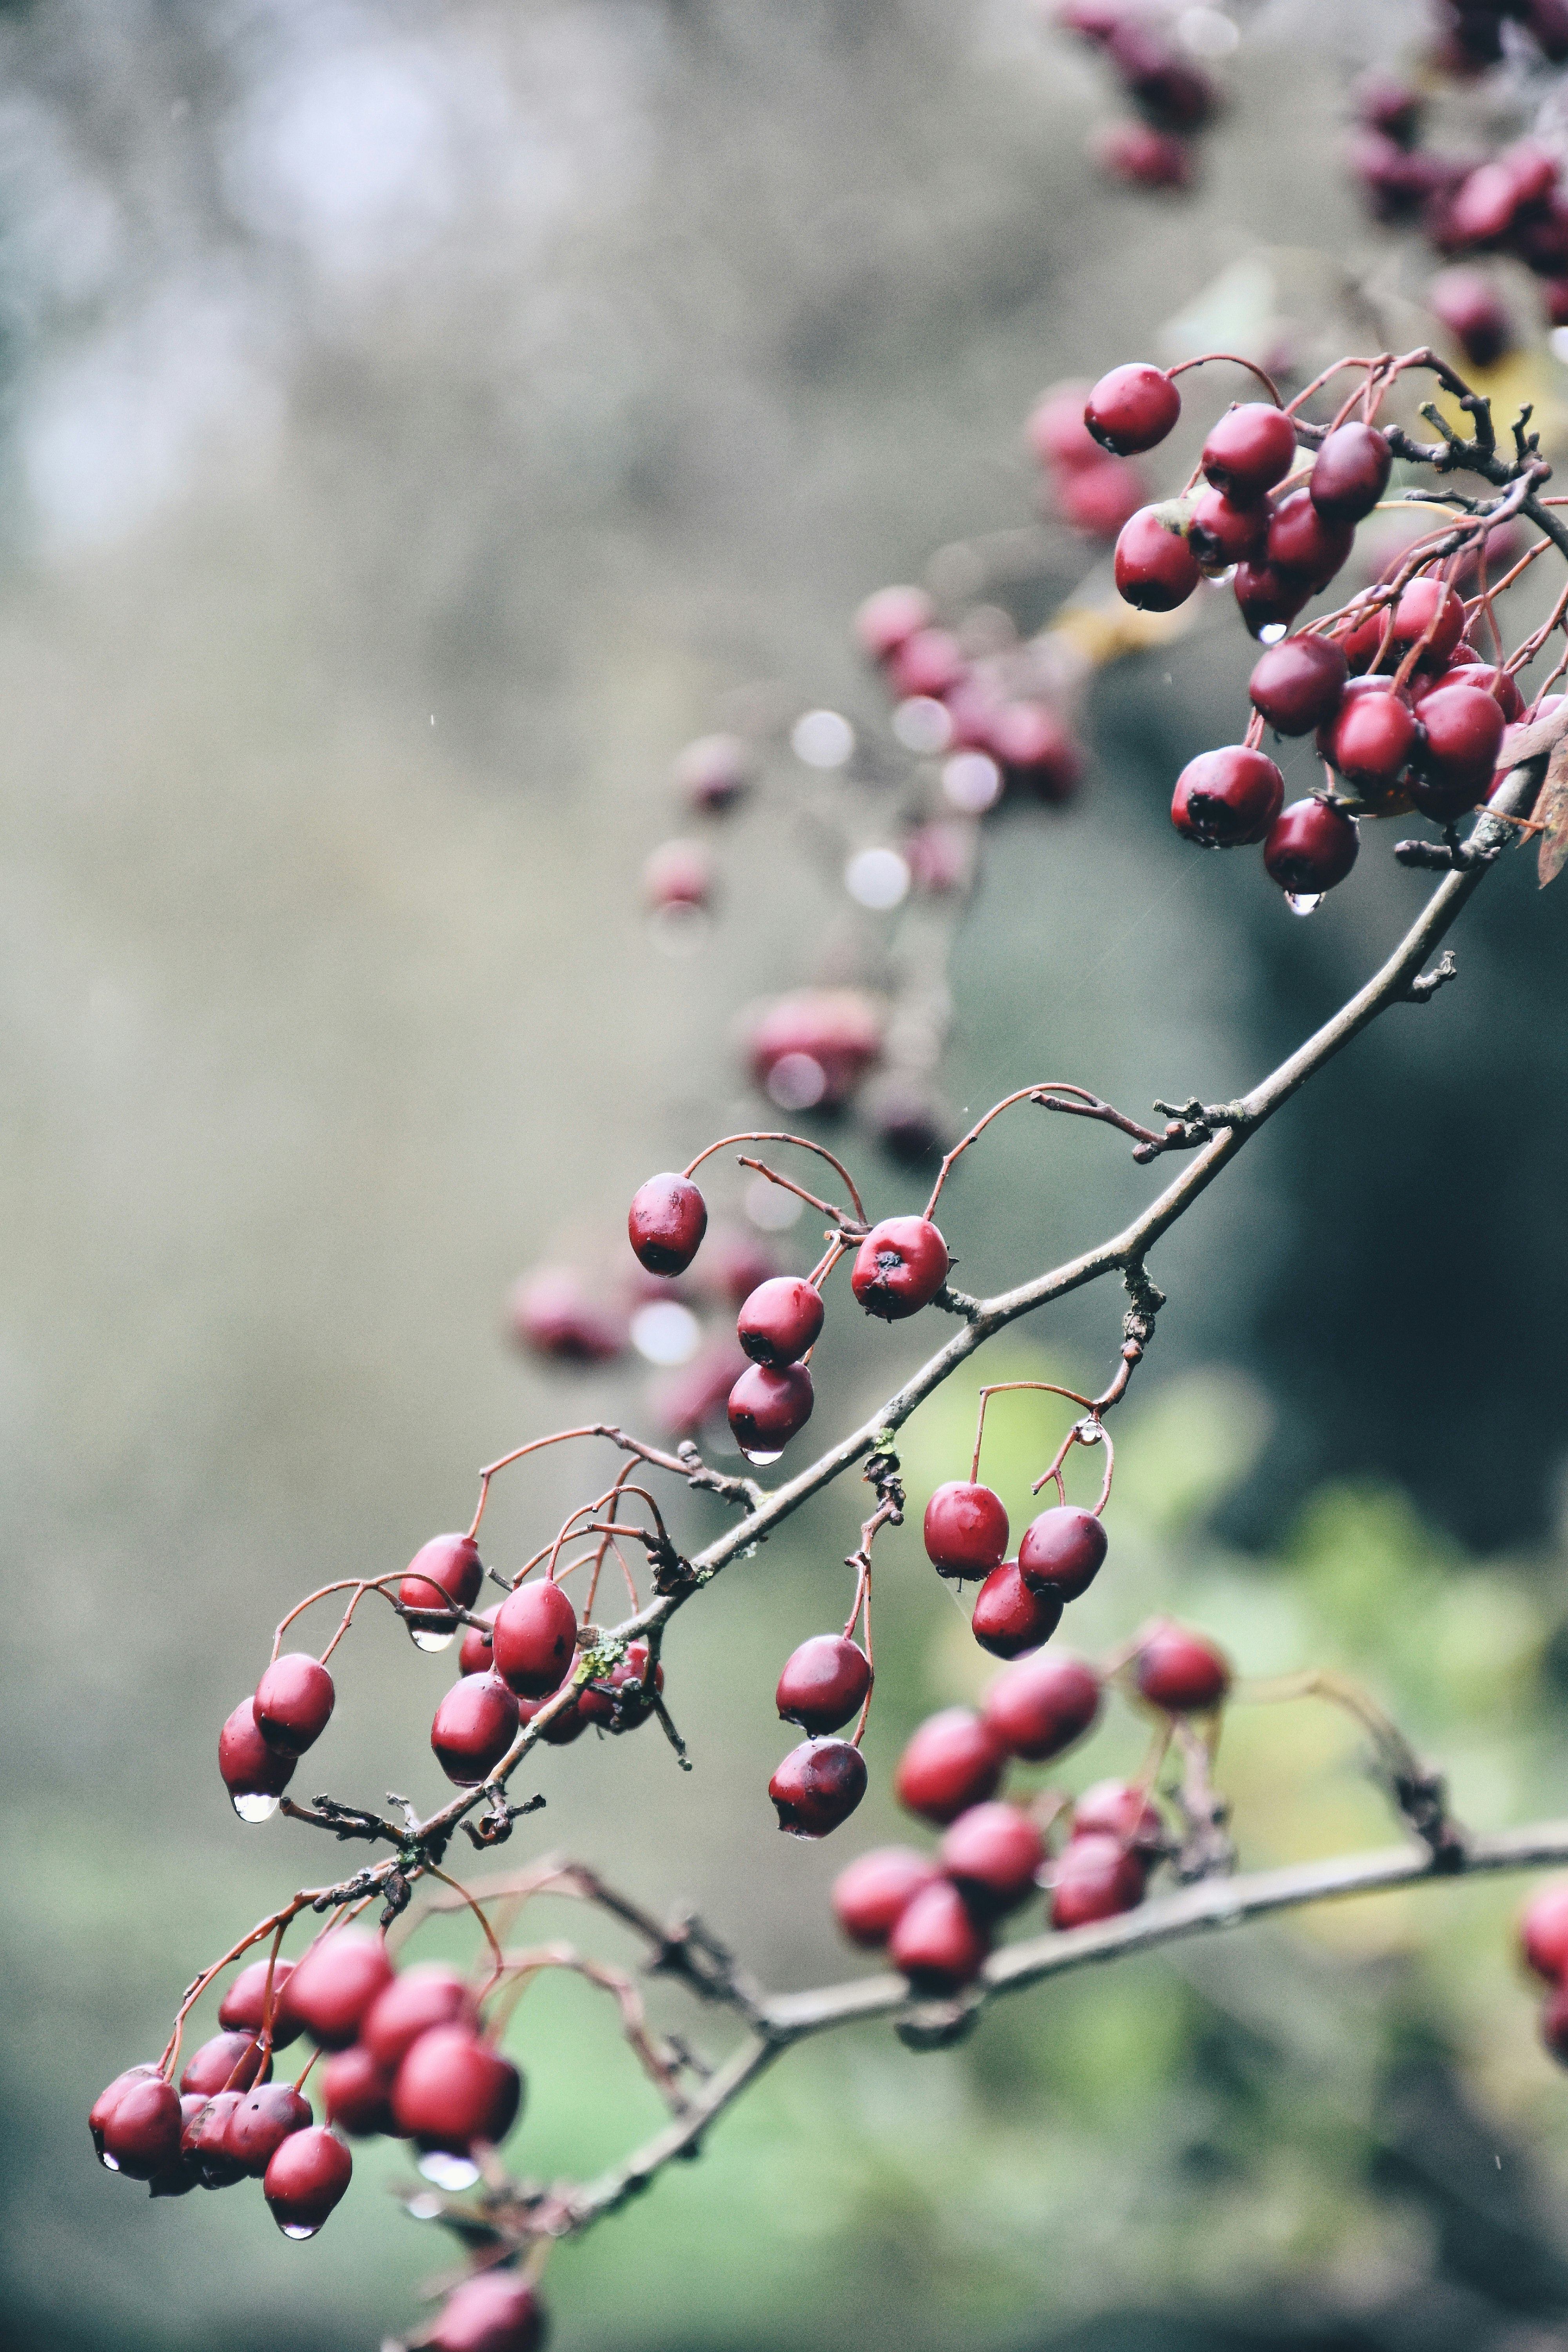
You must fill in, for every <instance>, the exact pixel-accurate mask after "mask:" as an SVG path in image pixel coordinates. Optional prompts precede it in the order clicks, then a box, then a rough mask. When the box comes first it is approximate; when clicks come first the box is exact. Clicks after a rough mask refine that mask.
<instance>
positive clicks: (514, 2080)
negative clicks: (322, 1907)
mask: <svg viewBox="0 0 1568 2352" xmlns="http://www.w3.org/2000/svg"><path fill="white" fill-rule="evenodd" d="M218 2023H219V2025H220V2027H221V2028H222V2029H223V2030H222V2031H221V2032H218V2033H217V2034H216V2035H215V2036H214V2037H213V2038H212V2040H211V2041H209V2042H204V2043H203V2044H202V2046H201V2048H200V2049H199V2050H197V2051H196V2053H195V2055H194V2056H193V2057H192V2058H191V2060H190V2062H189V2063H188V2064H187V2065H186V2067H185V2069H184V2073H183V2074H182V2075H181V2077H180V2084H179V2089H178V2090H177V2091H176V2090H175V2088H174V2083H173V2081H172V2079H171V2078H170V2076H169V2075H168V2074H166V2073H165V2072H164V2069H163V2066H161V2065H153V2064H148V2065H142V2066H133V2067H131V2068H130V2069H129V2070H128V2071H127V2072H126V2073H125V2074H120V2075H117V2076H116V2077H115V2079H114V2081H113V2082H112V2083H110V2084H109V2086H108V2088H107V2089H106V2090H105V2091H103V2092H102V2093H101V2094H100V2096H99V2098H98V2099H97V2101H96V2102H95V2103H94V2105H93V2107H92V2111H91V2113H90V2115H89V2118H88V2121H89V2128H90V2130H91V2133H92V2140H93V2146H94V2148H95V2149H96V2150H97V2153H98V2157H99V2159H100V2163H102V2164H103V2165H104V2166H105V2167H106V2168H108V2169H109V2170H110V2171H112V2172H120V2173H122V2174H124V2175H125V2177H126V2178H127V2179H132V2180H145V2181H146V2182H148V2184H149V2186H150V2188H151V2191H152V2194H153V2196H154V2197H180V2196H184V2194H185V2193H186V2192H187V2191H188V2190H190V2189H195V2188H197V2187H200V2188H204V2189H224V2188H228V2187H230V2186H232V2185H233V2184H234V2183H236V2182H237V2181H240V2180H244V2179H259V2180H260V2181H261V2184H262V2192H263V2194H264V2196H265V2197H266V2199H267V2202H268V2206H269V2207H270V2209H271V2211H272V2215H273V2218H274V2220H275V2221H277V2223H278V2226H279V2229H280V2230H281V2231H283V2233H284V2235H285V2237H289V2238H313V2237H314V2236H315V2235H316V2232H317V2231H319V2230H320V2229H321V2227H322V2225H323V2223H324V2222H325V2221H326V2220H327V2218H328V2216H329V2215H330V2214H331V2211H332V2210H333V2209H334V2207H335V2206H336V2205H337V2204H338V2203H339V2201H340V2200H341V2199H342V2196H343V2193H344V2191H345V2190H346V2189H347V2188H348V2185H349V2181H350V2179H351V2177H352V2175H353V2158H352V2157H351V2156H350V2153H349V2150H348V2148H347V2147H345V2145H344V2143H343V2140H342V2137H340V2135H341V2134H342V2133H347V2134H348V2135H349V2136H350V2137H353V2138H356V2139H363V2138H368V2137H372V2136H374V2135H377V2134H382V2133H385V2134H388V2135H390V2136H392V2137H397V2138H401V2139H406V2140H409V2141H411V2142H412V2144H413V2145H414V2147H416V2149H417V2150H418V2151H419V2164H420V2168H421V2170H422V2171H425V2172H426V2174H427V2175H428V2176H429V2177H430V2178H431V2179H435V2180H437V2181H438V2182H439V2183H440V2184H441V2185H442V2186H443V2187H444V2188H448V2189H449V2188H456V2187H461V2186H463V2185H465V2184H466V2183H468V2182H469V2181H472V2180H474V2179H478V2177H479V2163H478V2161H477V2159H478V2158H479V2156H480V2155H481V2154H482V2153H483V2152H484V2151H485V2150H486V2149H488V2148H490V2147H497V2146H499V2145H500V2142H501V2141H502V2140H503V2139H504V2138H505V2137H506V2135H507V2133H508V2132H509V2131H510V2129H511V2126H512V2125H513V2124H514V2122H515V2121H516V2119H517V2116H518V2112H519V2109H520V2107H521V2102H522V2077H521V2074H519V2072H518V2070H517V2068H516V2067H515V2066H514V2065H513V2064H512V2063H511V2061H510V2059H509V2058H507V2057H505V2056H504V2055H503V2054H502V2053H500V2051H499V2050H497V2049H496V2048H495V2047H494V2045H493V2043H492V2042H490V2041H489V2039H488V2038H487V2037H486V2034H485V2032H484V2030H483V2026H482V2022H481V2019H480V2014H479V2000H478V1999H477V1997H476V1995H475V1992H474V1990H473V1988H472V1987H471V1986H470V1985H469V1984H468V1982H467V1981H466V1980H465V1979H463V1978H462V1977H460V1976H459V1975H458V1973H457V1971H456V1970H455V1969H450V1968H447V1967H446V1966H445V1965H444V1964H442V1963H440V1962H432V1963H428V1964H426V1965H425V1966H423V1967H417V1968H412V1969H405V1970H404V1971H403V1972H402V1973H401V1974H398V1973H396V1972H395V1970H394V1969H393V1965H392V1962H391V1959H390V1958H389V1957H388V1955H387V1951H386V1947H385V1944H384V1941H383V1939H382V1938H381V1937H379V1936H373V1935H367V1934H365V1933H364V1932H363V1931H362V1930H359V1929H356V1928H353V1927H333V1928H331V1929H329V1930H327V1931H326V1932H325V1933H324V1934H323V1935H321V1937H319V1938H318V1939H317V1941H316V1942H315V1943H314V1944H312V1945H311V1946H310V1949H309V1950H308V1951H307V1952H306V1953H305V1955H304V1957H303V1958H301V1959H300V1961H298V1962H297V1963H295V1962H291V1961H289V1960H285V1959H281V1958H276V1959H260V1960H254V1961H252V1962H251V1963H250V1964H249V1966H248V1967H246V1968H244V1969H241V1970H240V1972H239V1974H238V1975H237V1977H236V1978H235V1979H234V1980H233V1982H232V1983H231V1984H230V1985H229V1987H228V1989H227V1990H226V1993H225V1994H224V1997H223V2000H222V2003H221V2005H220V2007H219V2010H218ZM301 2033H303V2034H305V2035H307V2036H308V2037H309V2039H310V2041H311V2042H314V2044H315V2046H316V2053H317V2055H318V2056H320V2055H321V2054H323V2053H325V2056H326V2063H325V2065H324V2066H323V2068H322V2074H321V2097H322V2100H323V2103H324V2105H325V2108H326V2113H327V2116H328V2120H329V2124H330V2126H332V2127H331V2128H328V2127H327V2126H318V2125H317V2124H315V2123H314V2122H313V2120H312V2110H311V2106H310V2101H309V2100H308V2099H307V2098H306V2097H305V2095H304V2092H303V2089H302V2084H303V2083H304V2080H305V2076H306V2075H308V2074H309V2073H310V2066H307V2068H306V2069H305V2074H302V2075H301V2076H300V2082H299V2083H296V2084H288V2083H274V2082H273V2081H272V2080H271V2079H270V2077H271V2073H272V2057H271V2053H272V2052H273V2051H275V2050H282V2049H286V2048H287V2047H288V2045H289V2043H290V2042H294V2041H297V2040H298V2038H299V2037H300V2034H301ZM315 2063H316V2061H315V2059H314V2058H312V2060H311V2062H310V2064H311V2065H312V2066H313V2065H314V2064H315ZM481 2319H482V2320H483V2322H484V2324H485V2326H488V2327H489V2329H490V2330H491V2331H492V2332H491V2333H489V2334H484V2333H477V2332H476V2329H477V2328H478V2326H479V2322H480V2320H481ZM542 2336H543V2318H542V2312H541V2309H540V2306H539V2303H538V2299H537V2297H536V2296H535V2294H534V2293H533V2291H532V2289H531V2287H529V2286H526V2285H525V2284H523V2282H521V2280H519V2279H517V2278H515V2277H514V2276H512V2275H510V2273H497V2272H490V2273H485V2274H484V2276H483V2279H482V2281H481V2280H480V2279H473V2280H469V2281H467V2282H465V2284H463V2285H462V2286H460V2287H459V2288H458V2290H457V2291H456V2293H455V2294H453V2295H452V2296H451V2297H450V2298H449V2300H448V2301H447V2305H446V2306H445V2308H444V2310H443V2311H442V2312H441V2314H440V2315H439V2316H438V2318H437V2321H436V2323H435V2326H434V2331H433V2332H432V2333H430V2334H428V2335H426V2336H424V2337H423V2338H422V2339H421V2340H422V2341H423V2342H424V2343H426V2344H427V2345H430V2346H432V2347H437V2352H536V2347H538V2346H539V2345H540V2344H541V2343H542Z"/></svg>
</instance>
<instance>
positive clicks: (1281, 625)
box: [1258, 621, 1289, 646]
mask: <svg viewBox="0 0 1568 2352" xmlns="http://www.w3.org/2000/svg"><path fill="white" fill-rule="evenodd" d="M1288 629H1289V622H1288V621H1268V622H1267V623H1266V624H1265V625H1264V626H1263V627H1262V628H1261V629H1259V630H1258V644H1259V645H1260V646H1277V645H1278V644H1279V640H1280V638H1281V637H1282V636H1284V635H1285V634H1286V632H1287V630H1288Z"/></svg>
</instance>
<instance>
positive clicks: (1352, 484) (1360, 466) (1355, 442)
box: [1303, 425, 1394, 731]
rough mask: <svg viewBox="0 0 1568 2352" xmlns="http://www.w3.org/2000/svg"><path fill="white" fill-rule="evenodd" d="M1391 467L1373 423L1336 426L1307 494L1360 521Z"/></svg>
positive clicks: (1336, 515)
mask: <svg viewBox="0 0 1568 2352" xmlns="http://www.w3.org/2000/svg"><path fill="white" fill-rule="evenodd" d="M1393 467H1394V452H1393V450H1392V449H1391V448H1390V447H1389V446H1388V444H1387V442H1386V441H1385V440H1384V437H1383V435H1382V434H1381V433H1379V432H1378V431H1377V429H1376V427H1375V426H1374V425H1336V426H1335V427H1334V429H1333V431H1332V432H1331V434H1329V435H1327V436H1326V437H1325V438H1324V439H1323V440H1322V441H1321V443H1320V444H1319V447H1318V454H1317V456H1316V457H1314V458H1313V460H1312V470H1311V472H1310V475H1309V476H1308V478H1307V492H1308V496H1309V497H1310V499H1311V501H1312V504H1313V505H1314V506H1315V507H1316V508H1317V509H1318V511H1319V513H1320V514H1324V515H1328V516H1330V517H1331V520H1333V521H1335V522H1352V523H1353V522H1360V521H1361V520H1362V518H1363V515H1369V514H1370V513H1371V512H1372V510H1373V507H1374V506H1376V504H1377V502H1378V500H1379V499H1380V498H1382V496H1383V494H1384V490H1385V489H1386V488H1388V477H1389V474H1390V473H1391V472H1392V470H1393ZM1303 731H1304V730H1303Z"/></svg>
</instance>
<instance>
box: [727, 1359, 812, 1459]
mask: <svg viewBox="0 0 1568 2352" xmlns="http://www.w3.org/2000/svg"><path fill="white" fill-rule="evenodd" d="M815 1402H816V1396H815V1393H814V1391H813V1389H812V1385H811V1374H810V1373H809V1372H808V1371H807V1370H806V1369H805V1365H804V1364H781V1365H779V1366H777V1367H776V1368H775V1367H774V1366H773V1365H772V1364H748V1365H747V1367H746V1369H745V1370H744V1371H743V1372H742V1374H741V1377H740V1379H739V1380H738V1381H736V1382H735V1385H734V1387H733V1388H732V1389H731V1391H730V1402H729V1407H728V1411H729V1416H730V1427H731V1431H732V1432H733V1433H734V1439H735V1443H736V1444H737V1445H738V1446H739V1447H740V1449H741V1451H742V1454H744V1455H745V1456H746V1458H747V1460H748V1461H750V1462H776V1461H777V1460H778V1458H779V1455H780V1454H782V1453H783V1452H784V1447H785V1446H786V1445H787V1444H789V1442H790V1439H791V1438H792V1437H794V1436H795V1433H796V1432H797V1431H798V1430H802V1429H804V1428H805V1424H806V1423H807V1422H808V1421H809V1420H810V1419H811V1408H812V1406H813V1404H814V1403H815Z"/></svg>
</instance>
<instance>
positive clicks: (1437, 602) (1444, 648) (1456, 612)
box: [1394, 573, 1465, 669]
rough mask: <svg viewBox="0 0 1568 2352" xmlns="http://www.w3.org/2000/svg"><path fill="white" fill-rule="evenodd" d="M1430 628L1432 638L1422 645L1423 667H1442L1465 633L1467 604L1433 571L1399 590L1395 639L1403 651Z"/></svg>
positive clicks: (1395, 609) (1395, 615) (1421, 662)
mask: <svg viewBox="0 0 1568 2352" xmlns="http://www.w3.org/2000/svg"><path fill="white" fill-rule="evenodd" d="M1428 630H1430V631H1431V635H1430V639H1429V641H1428V642H1427V643H1426V645H1425V646H1423V647H1422V652H1421V659H1420V667H1422V668H1423V669H1441V668H1442V667H1443V665H1444V663H1445V662H1446V661H1447V659H1448V656H1450V654H1452V652H1453V650H1454V647H1455V646H1457V645H1458V642H1459V639H1460V638H1461V637H1462V636H1463V635H1464V633H1465V607H1464V604H1463V602H1462V600H1461V599H1460V598H1459V597H1458V596H1457V595H1456V594H1455V593H1454V591H1453V590H1452V589H1451V588H1450V587H1448V586H1447V584H1446V583H1444V582H1443V581H1441V580H1434V579H1433V578H1432V576H1431V575H1430V573H1423V575H1422V576H1421V578H1420V579H1418V580H1412V581H1411V583H1409V585H1408V587H1406V588H1405V589H1403V590H1402V591H1401V593H1400V597H1399V602H1398V603H1397V604H1395V606H1394V645H1395V646H1397V647H1398V648H1399V651H1400V652H1401V653H1404V652H1405V650H1406V649H1407V648H1408V647H1409V646H1413V645H1415V643H1416V642H1417V641H1418V640H1419V639H1421V638H1423V637H1426V635H1427V632H1428Z"/></svg>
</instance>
